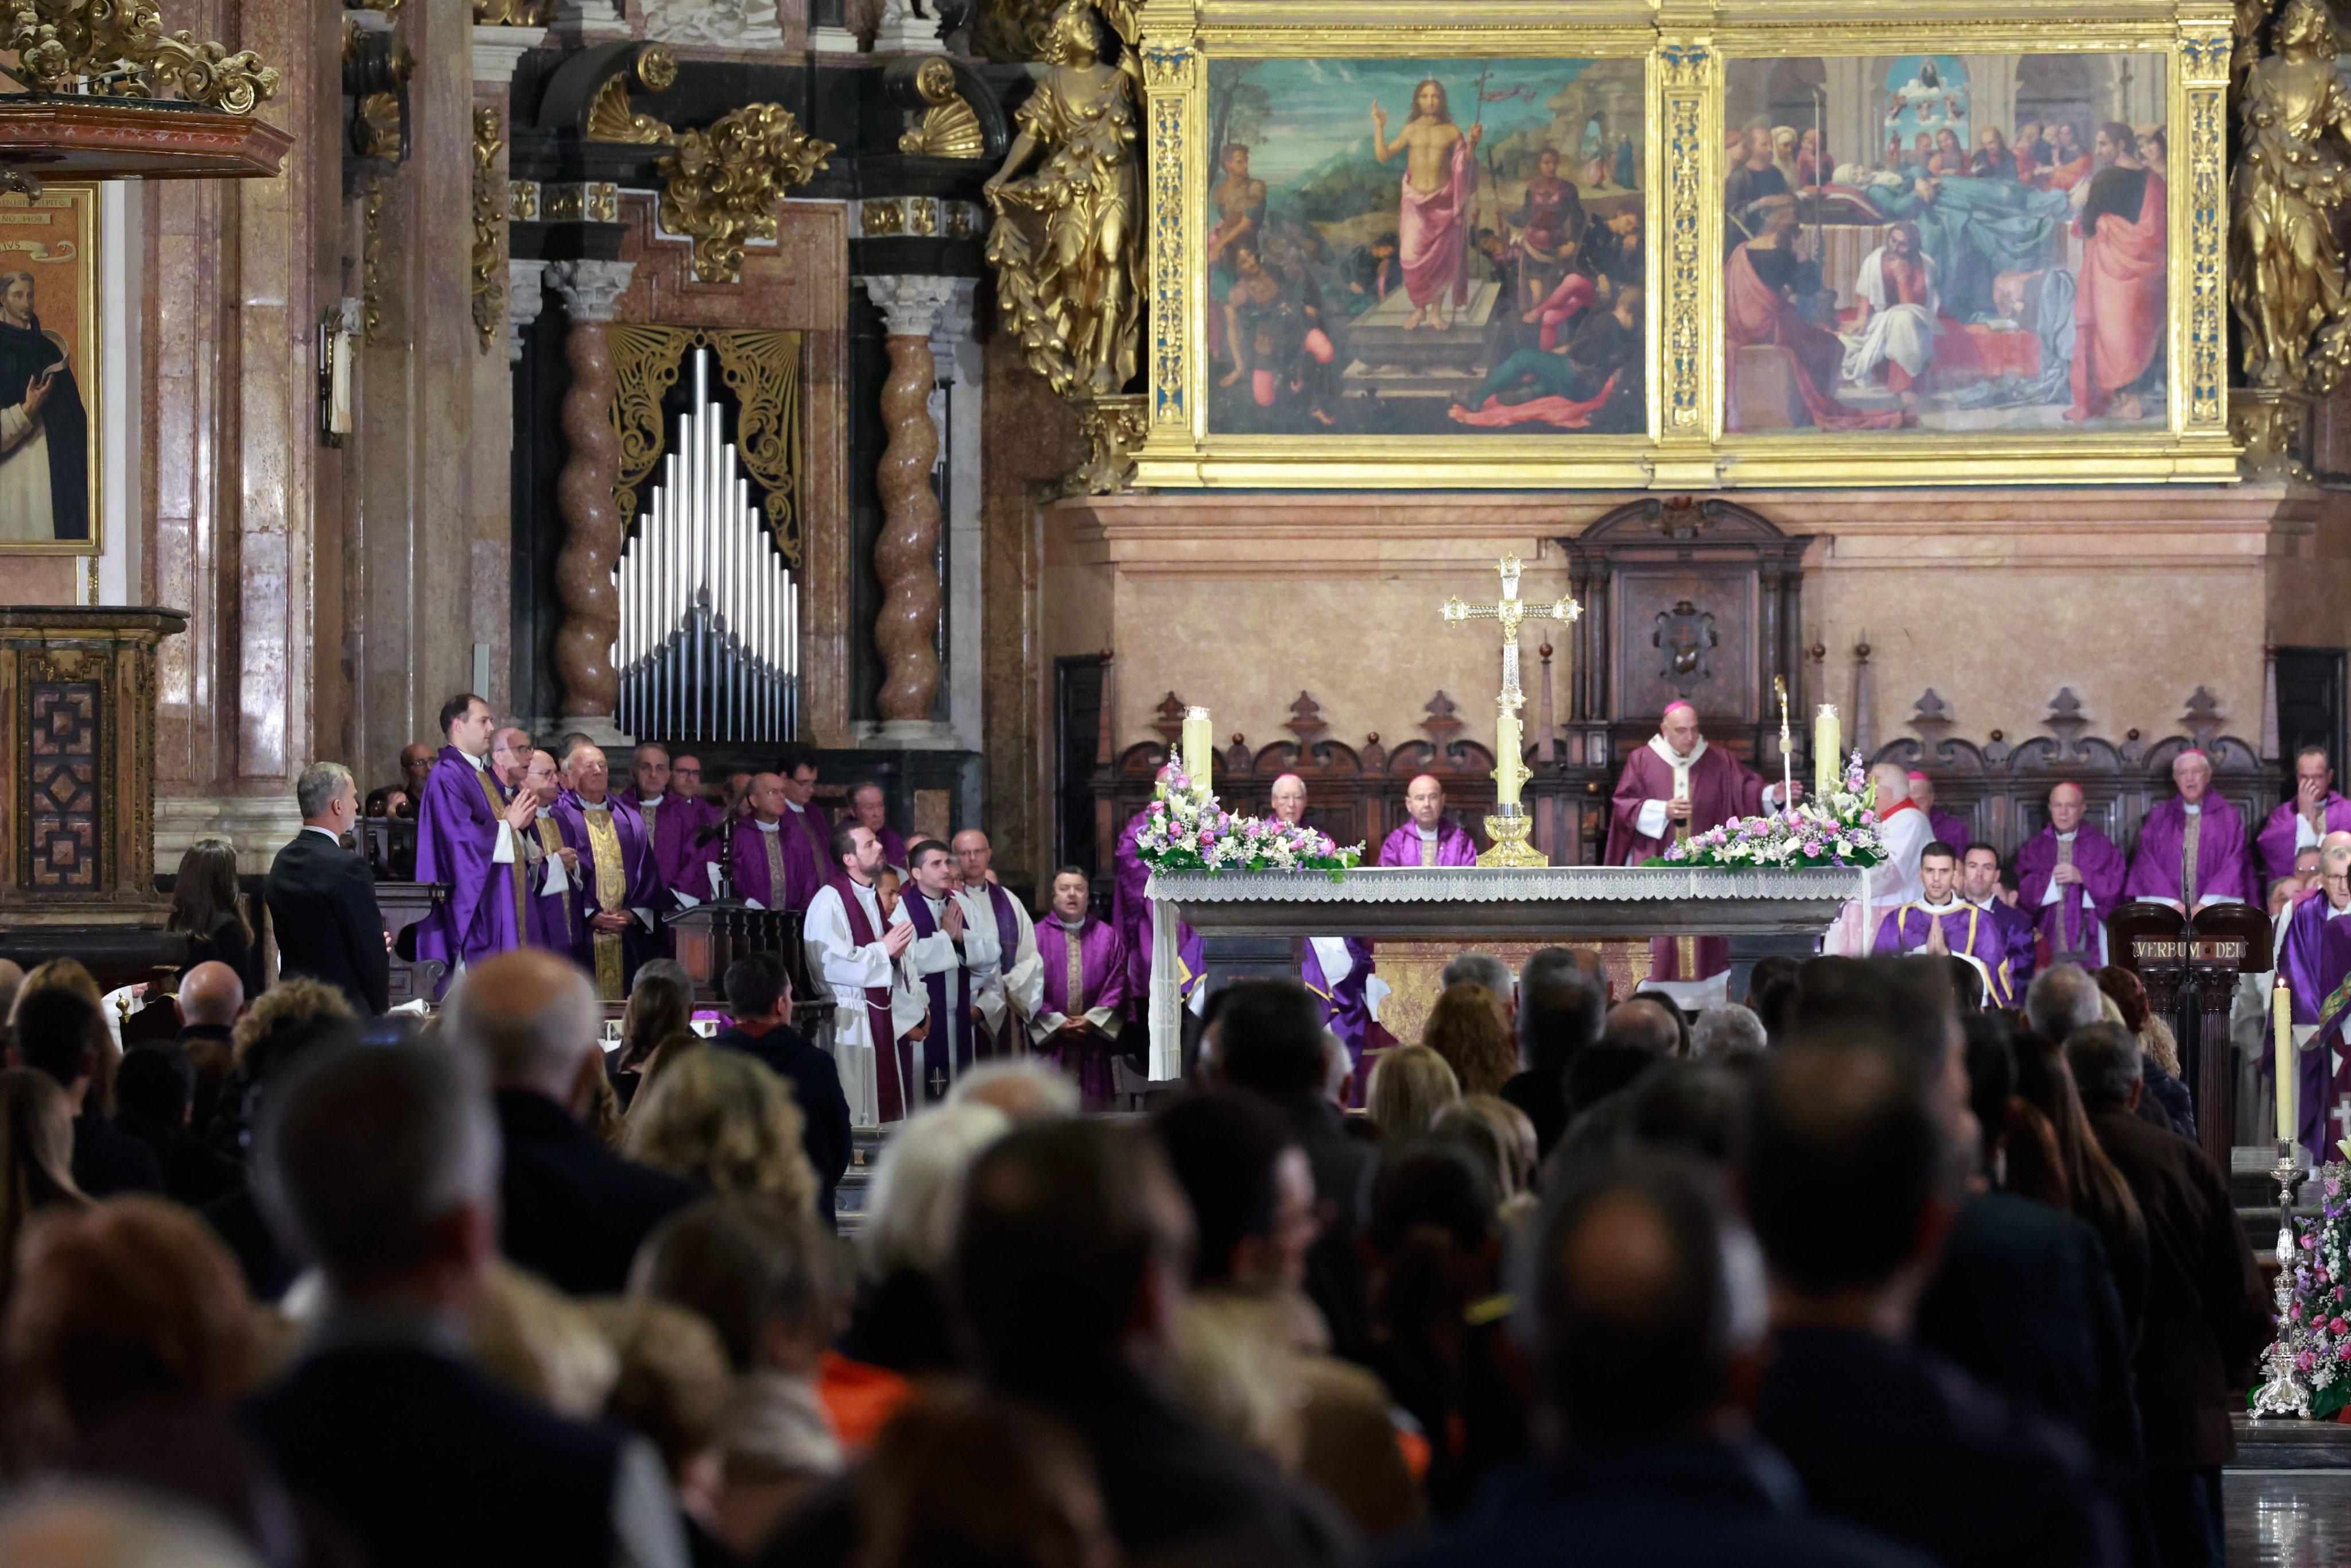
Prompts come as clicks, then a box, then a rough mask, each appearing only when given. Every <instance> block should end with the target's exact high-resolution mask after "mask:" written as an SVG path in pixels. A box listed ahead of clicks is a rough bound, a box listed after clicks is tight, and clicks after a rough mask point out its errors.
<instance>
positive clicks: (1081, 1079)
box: [1029, 865, 1127, 1111]
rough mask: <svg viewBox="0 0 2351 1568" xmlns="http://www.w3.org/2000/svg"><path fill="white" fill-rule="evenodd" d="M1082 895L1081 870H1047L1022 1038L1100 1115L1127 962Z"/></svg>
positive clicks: (1113, 933) (1112, 929)
mask: <svg viewBox="0 0 2351 1568" xmlns="http://www.w3.org/2000/svg"><path fill="white" fill-rule="evenodd" d="M1089 891H1090V889H1089V883H1088V880H1087V877H1086V873H1084V872H1082V871H1081V870H1079V869H1078V868H1077V867H1076V866H1073V865H1065V866H1063V867H1062V868H1061V870H1059V871H1057V872H1055V873H1053V909H1052V914H1051V915H1050V918H1048V919H1046V920H1043V921H1041V922H1040V923H1039V924H1038V926H1037V950H1038V956H1039V957H1040V960H1041V967H1042V975H1041V977H1040V1010H1039V1012H1038V1014H1037V1017H1036V1019H1035V1020H1034V1021H1033V1022H1031V1023H1030V1024H1029V1040H1031V1041H1032V1042H1033V1044H1034V1047H1035V1051H1036V1054H1037V1055H1039V1056H1040V1057H1043V1058H1045V1059H1046V1060H1048V1061H1052V1062H1054V1063H1056V1064H1057V1065H1058V1066H1060V1068H1061V1071H1064V1072H1067V1073H1068V1074H1069V1075H1070V1076H1071V1077H1072V1078H1074V1079H1076V1080H1077V1084H1078V1094H1079V1097H1080V1099H1081V1101H1082V1102H1083V1103H1084V1105H1085V1107H1086V1109H1087V1110H1089V1111H1106V1110H1108V1109H1109V1108H1110V1104H1111V1096H1112V1090H1113V1080H1112V1076H1111V1053H1112V1052H1113V1051H1115V1050H1116V1049H1117V1040H1118V1017H1119V1011H1120V1009H1122V1008H1123V1007H1124V1006H1125V1004H1126V999H1127V990H1126V973H1127V964H1126V954H1125V951H1124V949H1123V944H1122V942H1121V939H1120V936H1119V934H1118V928H1117V927H1116V926H1113V925H1105V924H1103V923H1102V921H1100V920H1097V919H1095V918H1094V916H1093V915H1092V913H1091V912H1090V911H1089V910H1088V908H1087V899H1088V894H1089Z"/></svg>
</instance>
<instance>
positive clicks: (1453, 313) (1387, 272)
mask: <svg viewBox="0 0 2351 1568" xmlns="http://www.w3.org/2000/svg"><path fill="white" fill-rule="evenodd" d="M1208 117H1209V131H1210V139H1209V149H1210V154H1211V156H1212V157H1213V158H1214V160H1215V166H1214V168H1213V169H1212V170H1211V172H1210V173H1209V176H1208V210H1207V214H1206V218H1205V221H1204V222H1203V223H1202V224H1201V225H1200V233H1201V234H1202V235H1203V236H1204V239H1203V244H1204V246H1205V248H1206V251H1207V255H1206V256H1205V257H1204V261H1205V271H1206V272H1207V292H1208V300H1207V344H1206V351H1207V358H1208V361H1209V371H1208V428H1209V430H1210V432H1211V433H1213V434H1219V435H1224V434H1318V433H1332V434H1353V435H1367V434H1418V435H1430V434H1458V433H1459V432H1462V431H1481V430H1490V431H1506V432H1516V433H1519V434H1547V433H1552V432H1573V433H1578V434H1583V433H1598V434H1640V433H1643V432H1645V431H1646V429H1647V428H1648V420H1647V413H1646V410H1647V401H1648V400H1647V390H1646V379H1645V369H1646V352H1647V341H1648V329H1647V320H1648V309H1647V305H1646V301H1645V300H1644V298H1643V297H1642V295H1643V288H1644V285H1645V281H1646V276H1647V274H1646V268H1647V266H1648V256H1647V252H1646V244H1647V236H1646V235H1644V234H1643V233H1642V222H1641V218H1642V212H1641V193H1642V189H1643V187H1644V185H1645V184H1646V178H1645V175H1644V171H1643V167H1642V164H1643V151H1642V150H1643V147H1644V137H1643V134H1642V79H1641V62H1640V61H1639V60H1636V59H1607V60H1556V59H1552V60H1534V59H1468V60H1459V59H1450V60H1438V59H1420V60H1415V59H1220V60H1212V61H1211V62H1210V63H1209V66H1208Z"/></svg>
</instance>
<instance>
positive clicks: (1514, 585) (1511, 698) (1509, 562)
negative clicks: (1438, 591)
mask: <svg viewBox="0 0 2351 1568" xmlns="http://www.w3.org/2000/svg"><path fill="white" fill-rule="evenodd" d="M1495 570H1498V571H1499V572H1500V573H1501V577H1502V597H1501V598H1500V599H1499V600H1497V601H1495V602H1493V603H1491V604H1464V603H1463V602H1461V596H1460V595H1459V594H1458V593H1457V594H1455V595H1454V596H1453V597H1452V598H1450V599H1448V600H1447V601H1445V619H1446V620H1447V621H1448V622H1456V623H1458V622H1464V621H1499V622H1501V623H1502V700H1503V703H1504V705H1505V706H1508V707H1509V708H1510V710H1511V711H1512V712H1516V711H1517V710H1518V709H1520V707H1523V706H1526V698H1525V696H1524V695H1523V694H1522V693H1520V690H1519V622H1521V621H1523V620H1526V619H1527V618H1529V617H1530V616H1531V617H1532V618H1534V619H1535V620H1537V621H1559V622H1573V621H1574V620H1575V619H1576V617H1578V616H1579V615H1582V614H1583V606H1582V605H1581V604H1578V603H1577V602H1576V601H1574V600H1573V599H1561V600H1559V601H1557V602H1555V603H1552V604H1529V603H1528V602H1527V601H1524V600H1522V599H1520V597H1519V570H1520V563H1519V558H1518V557H1517V556H1514V555H1506V556H1504V557H1503V558H1502V559H1501V560H1500V561H1499V562H1498V563H1497V565H1496V568H1495Z"/></svg>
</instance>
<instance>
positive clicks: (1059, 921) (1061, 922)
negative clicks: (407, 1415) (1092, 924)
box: [1053, 915, 1086, 931]
mask: <svg viewBox="0 0 2351 1568" xmlns="http://www.w3.org/2000/svg"><path fill="white" fill-rule="evenodd" d="M1053 924H1054V925H1058V926H1060V927H1061V929H1062V930H1064V931H1083V930H1084V929H1085V928H1086V917H1085V916H1084V915H1079V916H1078V917H1077V918H1076V919H1075V920H1065V919H1063V918H1062V917H1061V915H1054V916H1053Z"/></svg>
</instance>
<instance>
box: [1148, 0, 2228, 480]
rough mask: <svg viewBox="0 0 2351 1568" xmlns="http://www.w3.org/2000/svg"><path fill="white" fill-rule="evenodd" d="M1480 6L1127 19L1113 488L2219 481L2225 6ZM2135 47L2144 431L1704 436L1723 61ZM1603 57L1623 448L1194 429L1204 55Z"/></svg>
mask: <svg viewBox="0 0 2351 1568" xmlns="http://www.w3.org/2000/svg"><path fill="white" fill-rule="evenodd" d="M1562 11H1563V8H1562V7H1561V6H1560V5H1557V4H1555V3H1552V0H1489V4H1488V5H1483V6H1481V7H1479V10H1478V13H1477V17H1476V19H1475V20H1474V21H1468V20H1464V19H1463V17H1462V13H1461V11H1460V9H1459V8H1458V5H1451V4H1443V3H1437V0H1384V3H1383V4H1381V5H1377V6H1373V7H1365V6H1363V5H1355V4H1352V3H1348V0H1158V3H1154V4H1149V5H1145V6H1144V9H1143V11H1142V13H1141V39H1142V42H1141V46H1140V49H1139V53H1140V56H1141V64H1142V76H1143V83H1144V127H1145V130H1144V157H1145V160H1146V165H1145V166H1146V169H1147V171H1148V187H1147V197H1146V200H1147V204H1148V208H1149V218H1150V223H1149V230H1148V232H1149V236H1150V237H1149V241H1148V246H1147V249H1146V255H1145V265H1144V276H1145V281H1144V287H1146V289H1147V291H1148V295H1147V297H1148V298H1149V300H1150V306H1151V308H1150V310H1149V312H1148V315H1147V318H1146V319H1147V320H1148V322H1149V327H1148V331H1149V334H1150V340H1149V342H1147V343H1146V344H1145V345H1144V350H1145V351H1144V373H1145V379H1146V383H1147V393H1146V414H1147V423H1146V430H1145V439H1144V444H1143V446H1142V448H1141V451H1140V452H1139V454H1138V455H1137V462H1136V473H1135V483H1137V484H1138V485H1142V486H1171V487H1177V488H1190V487H1200V486H1243V487H1262V488H1275V487H1288V488H1345V487H1364V488H1375V489H1390V488H1406V487H1409V488H1415V489H1544V488H1578V489H1628V488H1630V489H1639V488H1657V489H1691V488H1716V487H1737V486H1772V487H1785V486H1831V485H1949V484H1966V485H1977V484H1980V485H1990V484H2010V485H2012V484H2017V483H2031V484H2117V483H2131V484H2147V483H2197V484H2214V483H2230V482H2233V481H2234V480H2235V478H2236V476H2237V448H2236V446H2235V445H2234V444H2233V443H2231V440H2230V437H2229V434H2228V397H2227V392H2226V374H2225V371H2226V354H2227V299H2228V285H2227V275H2226V265H2227V256H2226V243H2225V240H2226V225H2227V203H2226V179H2225V157H2226V135H2227V123H2228V121H2227V113H2226V107H2225V101H2224V99H2225V94H2226V91H2227V85H2228V63H2229V54H2230V47H2231V12H2230V9H2229V7H2228V6H2227V5H2219V4H2213V3H2211V0H2121V3H2119V4H2107V5H2095V6H2094V7H2093V8H2091V9H2087V10H2085V9H2084V8H2083V7H2082V6H2081V5H2078V4H2074V3H2072V0H2010V3H2008V4H2005V5H1961V4H1957V3H1955V0H1928V4H1926V5H1909V4H1899V3H1897V0H1853V3H1849V4H1844V5H1834V4H1828V3H1824V0H1797V3H1781V0H1770V3H1765V4H1749V5H1740V6H1738V7H1735V8H1733V7H1729V6H1727V5H1723V6H1709V5H1673V4H1671V3H1670V0H1665V3H1662V4H1660V5H1656V6H1649V5H1625V4H1621V3H1608V0H1604V3H1601V4H1594V5H1577V6H1575V7H1574V8H1573V14H1572V20H1571V19H1568V18H1567V17H1566V16H1562ZM2068 51H2079V52H2099V53H2108V52H2116V51H2135V52H2145V53H2151V54H2158V55H2161V56H2163V57H2165V58H2166V59H2167V60H2168V62H2169V64H2168V67H2167V70H2166V78H2167V85H2166V91H2167V92H2168V104H2169V124H2170V128H2171V132H2172V149H2173V150H2172V153H2171V160H2170V161H2171V165H2172V168H2173V170H2174V171H2175V177H2174V178H2173V179H2172V180H2171V181H2170V182H2169V183H2168V193H2169V211H2168V230H2169V243H2168V249H2169V255H2170V257H2171V267H2172V285H2171V287H2170V290H2169V293H2168V298H2167V304H2166V309H2167V313H2168V314H2167V321H2166V349H2167V364H2168V371H2167V373H2168V392H2169V395H2168V399H2167V413H2166V420H2165V425H2164V427H2163V428H2157V429H2149V430H2146V431H2128V432H2096V433H2084V434H2074V433H2070V432H2066V433H2026V432H2019V433H2003V432H1993V433H1987V434H1965V435H1959V434H1928V433H1918V434H1910V433H1905V434H1900V435H1899V436H1898V437H1897V436H1894V435H1891V434H1867V433H1852V434H1837V433H1813V434H1770V435H1766V434H1726V433H1725V431H1724V428H1723V411H1724V402H1725V394H1724V365H1725V362H1726V356H1725V354H1724V350H1723V342H1724V332H1723V327H1722V297H1723V273H1722V265H1721V250H1720V243H1721V227H1722V225H1721V213H1720V202H1719V193H1720V191H1721V188H1722V181H1723V178H1724V175H1725V172H1726V171H1725V169H1724V167H1723V148H1722V126H1723V118H1724V87H1725V74H1724V62H1725V61H1726V60H1727V59H1734V58H1747V57H1767V56H1792V55H1805V56H1820V57H1830V56H1840V55H1865V56H1867V55H1898V54H1910V53H1918V52H1938V53H1940V52H1952V53H1961V52H1964V53H1970V54H1997V53H2006V52H2019V53H2038V54H2046V53H2053V52H2068ZM1333 56H1345V57H1356V56H1361V57H1480V56H1491V57H1585V58H1596V57H1631V56H1637V57H1641V58H1643V59H1644V60H1645V61H1646V68H1645V69H1646V76H1645V79H1646V91H1647V102H1648V111H1647V113H1646V116H1645V126H1644V131H1645V135H1646V150H1645V155H1646V160H1647V162H1646V174H1645V182H1646V190H1645V191H1644V193H1643V195H1644V224H1645V228H1646V233H1647V235H1649V236H1650V237H1649V245H1648V251H1649V256H1648V259H1647V267H1648V277H1649V283H1648V294H1649V301H1650V308H1649V316H1648V354H1649V361H1648V370H1649V373H1648V398H1649V434H1647V435H1646V436H1638V435H1634V436H1609V435H1596V434H1541V435H1498V434H1479V435H1474V436H1470V435H1465V436H1458V437H1454V436H1442V435H1439V436H1413V437H1409V438H1399V437H1395V436H1379V437H1368V436H1345V435H1331V436H1319V435H1318V436H1311V437H1306V438H1301V437H1296V436H1267V435H1241V434H1211V433H1210V432H1209V430H1208V421H1207V378H1208V366H1207V359H1206V354H1205V344H1206V342H1207V319H1206V318H1207V276H1206V267H1205V266H1204V265H1203V263H1202V260H1201V243H1200V241H1201V236H1200V231H1199V225H1200V222H1201V218H1200V214H1202V213H1203V212H1204V210H1205V208H1206V205H1207V192H1208V185H1209V182H1210V179H1211V176H1212V171H1211V170H1210V169H1209V167H1208V160H1209V158H1210V156H1211V150H1210V149H1208V148H1207V135H1208V102H1207V61H1208V60H1209V59H1211V58H1216V57H1261V58H1280V57H1322V58H1327V57H1333Z"/></svg>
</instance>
